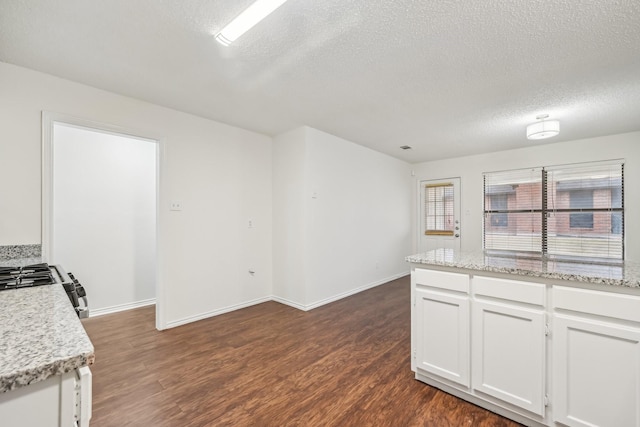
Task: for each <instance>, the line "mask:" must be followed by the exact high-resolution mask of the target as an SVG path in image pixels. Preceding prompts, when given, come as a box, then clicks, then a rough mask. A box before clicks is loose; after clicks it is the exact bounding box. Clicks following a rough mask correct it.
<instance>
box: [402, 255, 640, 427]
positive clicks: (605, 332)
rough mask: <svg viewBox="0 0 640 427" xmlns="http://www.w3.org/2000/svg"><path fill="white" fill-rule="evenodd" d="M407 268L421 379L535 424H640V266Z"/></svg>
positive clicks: (481, 263) (431, 264)
mask: <svg viewBox="0 0 640 427" xmlns="http://www.w3.org/2000/svg"><path fill="white" fill-rule="evenodd" d="M406 260H407V261H409V262H411V285H412V290H411V292H412V310H411V322H412V343H411V347H412V349H411V351H412V354H411V361H412V362H411V367H412V370H413V371H414V372H415V376H416V379H418V380H420V381H423V382H425V383H428V384H430V385H433V386H435V387H438V388H440V389H442V390H444V391H447V392H449V393H451V394H453V395H456V396H458V397H460V398H462V399H465V400H468V401H470V402H472V403H475V404H477V405H479V406H483V407H485V408H487V409H489V410H491V411H494V412H497V413H499V414H501V415H504V416H506V417H508V418H511V419H513V420H515V421H518V422H521V423H523V424H526V425H539V426H556V425H568V426H613V425H616V426H617V425H625V426H640V269H639V265H638V264H637V263H629V262H626V263H624V264H619V265H603V264H595V263H590V264H586V263H585V264H581V263H576V262H563V261H554V260H549V259H541V258H533V257H515V256H498V255H489V254H487V253H484V252H474V253H463V252H456V251H453V250H447V249H438V250H434V251H430V252H427V253H424V254H417V255H412V256H408V257H407V258H406Z"/></svg>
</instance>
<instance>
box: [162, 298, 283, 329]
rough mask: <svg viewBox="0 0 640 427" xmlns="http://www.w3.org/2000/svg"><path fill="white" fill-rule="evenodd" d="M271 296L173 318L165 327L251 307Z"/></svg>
mask: <svg viewBox="0 0 640 427" xmlns="http://www.w3.org/2000/svg"><path fill="white" fill-rule="evenodd" d="M271 300H272V298H271V296H267V297H262V298H256V299H253V300H251V301H246V302H243V303H240V304H234V305H230V306H227V307H223V308H219V309H217V310H212V311H207V312H204V313H200V314H196V315H195V316H189V317H184V318H182V319H178V320H173V321H171V322H167V329H169V328H175V327H176V326H182V325H186V324H187V323H191V322H197V321H198V320H203V319H208V318H209V317H214V316H219V315H221V314H225V313H229V312H231V311H235V310H240V309H241V308H247V307H251V306H252V305H256V304H262V303H263V302H268V301H271Z"/></svg>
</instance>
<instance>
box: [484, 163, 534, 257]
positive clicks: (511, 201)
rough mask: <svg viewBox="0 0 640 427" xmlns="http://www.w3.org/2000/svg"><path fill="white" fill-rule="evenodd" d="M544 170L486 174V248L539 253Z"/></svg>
mask: <svg viewBox="0 0 640 427" xmlns="http://www.w3.org/2000/svg"><path fill="white" fill-rule="evenodd" d="M541 242H542V168H534V169H523V170H513V171H505V172H491V173H485V174H484V248H485V249H493V250H505V251H524V252H540V248H541Z"/></svg>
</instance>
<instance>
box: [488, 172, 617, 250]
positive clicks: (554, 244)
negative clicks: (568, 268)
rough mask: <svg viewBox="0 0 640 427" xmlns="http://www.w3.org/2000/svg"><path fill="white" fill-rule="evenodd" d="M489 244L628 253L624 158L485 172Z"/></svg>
mask: <svg viewBox="0 0 640 427" xmlns="http://www.w3.org/2000/svg"><path fill="white" fill-rule="evenodd" d="M483 237H484V248H485V249H488V250H497V251H518V252H531V253H538V254H543V255H548V256H551V257H557V258H564V259H572V258H576V257H577V258H581V259H584V258H590V259H606V260H623V259H624V164H623V162H622V161H612V162H597V163H584V164H576V165H563V166H551V167H544V168H535V169H526V170H524V169H523V170H513V171H504V172H489V173H485V174H484V230H483Z"/></svg>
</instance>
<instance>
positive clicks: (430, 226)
mask: <svg viewBox="0 0 640 427" xmlns="http://www.w3.org/2000/svg"><path fill="white" fill-rule="evenodd" d="M424 200H425V205H426V206H425V210H424V211H425V232H424V234H425V235H443V236H452V235H453V229H454V212H453V202H454V200H453V184H448V183H447V184H436V185H427V186H425V198H424Z"/></svg>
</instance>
